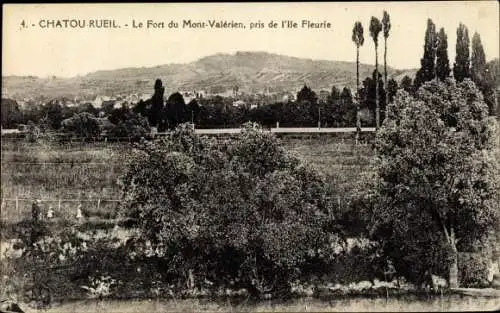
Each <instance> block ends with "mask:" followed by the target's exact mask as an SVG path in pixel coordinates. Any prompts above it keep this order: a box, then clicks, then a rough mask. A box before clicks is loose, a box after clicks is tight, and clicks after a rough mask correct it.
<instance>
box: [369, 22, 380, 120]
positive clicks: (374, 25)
mask: <svg viewBox="0 0 500 313" xmlns="http://www.w3.org/2000/svg"><path fill="white" fill-rule="evenodd" d="M381 30H382V23H380V20H379V19H378V18H376V17H374V16H372V18H371V20H370V36H371V37H372V39H373V43H374V44H375V72H376V73H378V34H379V33H380V31H381ZM375 78H376V79H377V82H378V78H379V75H376V76H375ZM375 106H376V109H375V121H376V124H375V125H376V128H377V130H378V129H379V128H380V105H379V86H378V83H375Z"/></svg>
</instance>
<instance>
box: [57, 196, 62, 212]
mask: <svg viewBox="0 0 500 313" xmlns="http://www.w3.org/2000/svg"><path fill="white" fill-rule="evenodd" d="M57 211H58V213H59V214H61V199H59V201H58V203H57Z"/></svg>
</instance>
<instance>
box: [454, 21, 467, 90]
mask: <svg viewBox="0 0 500 313" xmlns="http://www.w3.org/2000/svg"><path fill="white" fill-rule="evenodd" d="M453 76H454V77H455V80H456V81H457V82H461V81H463V80H464V79H465V78H467V77H470V76H471V75H470V59H469V30H468V29H467V26H465V25H464V24H462V23H460V24H459V25H458V28H457V45H456V56H455V64H454V65H453Z"/></svg>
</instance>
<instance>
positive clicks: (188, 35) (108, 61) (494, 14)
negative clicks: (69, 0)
mask: <svg viewBox="0 0 500 313" xmlns="http://www.w3.org/2000/svg"><path fill="white" fill-rule="evenodd" d="M384 9H385V10H387V12H388V13H389V15H390V18H391V24H392V27H391V30H390V35H389V38H388V42H387V49H388V60H387V62H388V65H389V66H392V67H395V68H399V69H407V68H418V67H420V59H421V58H422V55H423V44H424V35H425V29H426V25H427V19H428V18H431V19H432V20H433V21H434V23H435V24H436V27H437V29H438V30H439V28H441V27H444V29H445V31H446V33H447V35H448V54H449V58H450V62H451V64H450V65H453V61H454V58H455V42H456V29H457V27H458V24H459V23H460V22H462V23H464V24H465V25H466V26H467V27H468V29H469V37H470V38H472V35H473V33H474V32H478V33H479V34H480V35H481V40H482V43H483V46H484V50H485V52H486V58H487V60H491V59H494V58H498V57H499V37H500V34H499V20H500V18H499V4H498V2H497V1H456V2H450V1H449V2H402V3H401V2H361V3H355V2H346V3H340V2H335V3H324V2H319V3H314V2H310V3H205V4H201V3H198V4H194V3H176V4H152V3H148V4H132V3H129V4H90V3H88V4H43V5H41V4H40V5H37V4H6V5H4V6H3V25H2V51H3V53H2V75H3V76H6V75H34V76H39V77H48V76H52V75H55V76H60V77H72V76H77V75H85V74H87V73H90V72H94V71H97V70H109V69H117V68H126V67H150V66H157V65H163V64H169V63H188V62H192V61H196V60H198V59H200V58H202V57H205V56H208V55H212V54H215V53H235V52H236V51H266V52H271V53H278V54H282V55H288V56H294V57H300V58H308V59H316V60H334V61H353V62H354V61H355V60H356V49H355V46H354V44H353V42H352V40H351V35H352V28H353V25H354V23H355V22H356V21H360V22H361V23H362V24H363V27H364V37H365V43H364V45H363V47H361V50H360V61H361V62H362V63H367V64H374V60H375V49H374V43H373V40H372V39H371V38H370V36H369V23H370V18H371V17H372V16H376V17H378V18H379V19H382V12H383V10H384ZM65 19H76V20H81V21H82V20H83V21H85V22H86V27H85V28H82V29H80V28H43V27H41V26H44V24H46V21H47V20H49V21H52V20H54V21H57V20H65ZM94 19H110V20H115V21H116V23H117V25H120V27H121V28H116V29H109V28H106V29H97V28H90V27H89V26H88V25H89V21H90V20H94ZM147 20H152V21H154V22H156V23H160V22H163V23H165V28H146V27H145V26H146V23H147ZM183 20H192V21H209V20H217V21H219V20H227V21H231V20H232V21H237V22H242V23H244V24H245V25H246V26H247V28H245V29H211V28H210V27H208V26H207V27H205V28H203V29H189V28H182V21H183ZM283 20H292V21H296V22H298V23H299V25H298V26H299V27H298V28H297V29H287V28H285V29H283V28H277V29H274V28H269V22H271V21H273V22H278V23H279V25H280V26H281V21H283ZM302 20H310V21H312V22H318V23H319V22H323V21H326V22H328V23H330V24H331V28H329V29H307V28H305V29H303V28H301V27H300V26H301V25H300V24H301V21H302ZM23 21H24V25H25V26H26V27H23V26H22V23H23ZM169 21H175V22H177V23H179V28H177V29H175V28H168V23H169ZM133 22H134V23H135V24H136V25H137V24H138V23H140V22H142V23H143V26H144V27H143V28H132V23H133ZM259 22H260V23H264V25H265V27H264V28H262V29H252V30H251V29H249V26H250V23H259ZM40 23H42V24H40ZM33 25H34V26H33ZM125 25H127V26H125ZM379 42H380V44H379V62H380V63H382V60H383V37H382V33H381V34H380V36H379Z"/></svg>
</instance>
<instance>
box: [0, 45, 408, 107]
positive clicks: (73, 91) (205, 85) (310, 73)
mask: <svg viewBox="0 0 500 313" xmlns="http://www.w3.org/2000/svg"><path fill="white" fill-rule="evenodd" d="M373 69H374V66H373V65H371V64H370V65H367V64H360V78H361V80H362V79H364V78H365V77H366V76H368V75H370V73H371V72H372V71H373ZM388 71H389V76H391V77H395V78H396V79H397V80H400V79H401V78H402V77H403V76H404V75H406V74H408V75H410V76H413V75H414V73H415V71H414V70H395V69H393V68H390V67H389V68H388ZM156 78H160V79H162V80H163V82H164V85H166V88H167V92H166V93H167V94H170V93H172V92H175V91H178V90H189V91H192V90H202V89H203V90H206V91H207V92H210V91H213V92H222V91H225V90H231V89H232V88H233V87H234V86H238V87H239V89H240V90H242V91H246V92H259V91H264V90H266V88H270V89H271V90H276V91H292V92H295V91H297V90H298V89H299V88H300V87H302V86H303V85H304V84H307V85H308V86H311V87H312V88H313V89H314V90H320V89H327V90H330V89H331V87H332V86H333V85H336V86H337V87H340V88H342V87H344V86H348V87H350V88H353V87H354V86H355V84H356V63H355V62H341V61H326V60H311V59H302V58H296V57H289V56H283V55H278V54H271V53H267V52H236V53H235V54H215V55H211V56H207V57H204V58H202V59H199V60H197V61H194V62H191V63H187V64H167V65H159V66H155V67H141V68H124V69H117V70H106V71H97V72H93V73H89V74H87V75H85V76H79V77H72V78H38V77H33V76H22V77H20V76H6V77H2V88H3V94H7V95H9V96H11V97H16V98H18V97H22V98H24V97H36V96H41V95H44V96H47V97H61V96H66V97H73V96H75V95H79V96H94V95H108V96H111V95H117V94H130V93H146V94H149V93H151V92H152V86H153V84H154V80H155V79H156Z"/></svg>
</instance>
